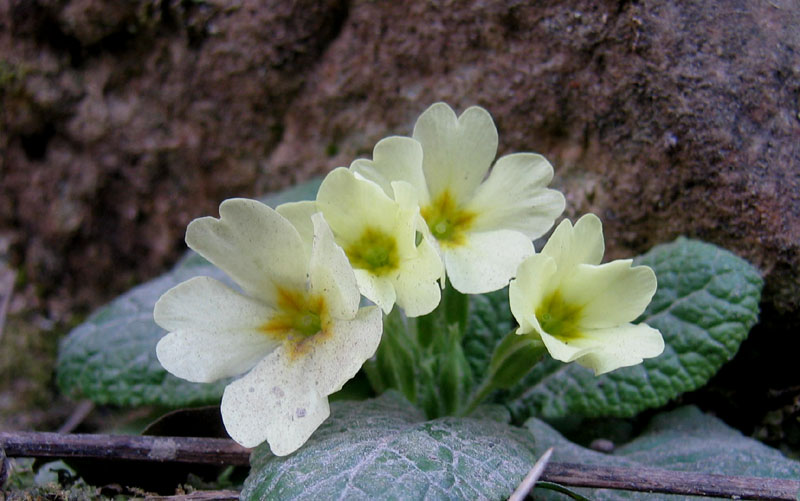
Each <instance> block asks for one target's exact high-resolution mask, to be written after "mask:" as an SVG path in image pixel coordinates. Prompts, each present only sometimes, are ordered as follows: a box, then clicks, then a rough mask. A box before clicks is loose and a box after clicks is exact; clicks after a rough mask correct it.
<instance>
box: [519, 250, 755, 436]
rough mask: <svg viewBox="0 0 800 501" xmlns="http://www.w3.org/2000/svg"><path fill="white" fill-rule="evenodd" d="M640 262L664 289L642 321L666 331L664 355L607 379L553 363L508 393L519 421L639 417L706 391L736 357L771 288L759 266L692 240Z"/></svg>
mask: <svg viewBox="0 0 800 501" xmlns="http://www.w3.org/2000/svg"><path fill="white" fill-rule="evenodd" d="M636 261H637V264H642V265H647V266H650V267H651V268H653V270H654V271H655V273H656V276H657V277H658V291H657V292H656V295H655V297H654V298H653V301H652V302H651V303H650V306H648V308H647V310H646V311H645V313H644V315H642V317H641V318H640V319H639V321H641V322H646V323H648V324H649V325H650V326H652V327H655V328H657V329H659V330H660V331H661V333H662V334H663V335H664V341H665V342H666V348H665V350H664V353H663V354H662V355H660V356H658V357H656V358H651V359H648V360H645V362H644V363H643V364H640V365H637V366H633V367H626V368H623V369H619V370H616V371H614V372H611V373H608V374H605V375H602V376H599V377H596V376H594V375H593V373H592V372H591V371H590V370H588V369H585V368H583V367H581V366H579V365H577V364H563V363H561V362H557V361H555V360H552V359H550V358H546V359H545V360H544V361H543V362H541V363H540V364H538V365H537V366H536V367H535V368H534V369H533V371H532V372H531V373H530V374H529V375H528V376H527V377H526V378H525V379H524V380H523V381H522V382H521V383H520V384H519V385H517V386H516V387H515V388H513V389H512V390H511V392H510V393H509V395H507V403H508V405H509V408H510V410H511V412H512V414H513V415H514V417H515V419H517V420H520V421H522V420H524V419H525V418H527V417H529V416H538V417H542V418H545V419H558V418H563V417H575V416H584V417H606V416H615V417H629V416H634V415H636V414H637V413H639V412H641V411H642V410H644V409H648V408H653V407H658V406H661V405H663V404H665V403H667V402H668V401H669V400H671V399H673V398H675V397H677V396H678V395H680V394H682V393H684V392H687V391H691V390H694V389H696V388H699V387H700V386H702V385H703V384H705V383H706V381H708V380H709V378H711V376H713V375H714V374H715V373H716V372H717V370H719V368H720V367H721V366H722V364H724V363H725V362H727V361H728V360H730V359H731V358H732V357H733V356H734V355H735V354H736V351H737V350H738V348H739V345H740V344H741V342H742V341H744V339H745V338H746V337H747V334H748V332H749V331H750V328H751V327H752V326H753V324H755V322H756V320H757V319H758V303H759V300H760V297H761V287H762V285H763V282H762V280H761V277H760V275H759V273H758V271H757V270H756V269H755V268H753V267H752V266H751V265H750V264H748V263H747V262H746V261H745V260H743V259H741V258H739V257H737V256H735V255H734V254H732V253H730V252H728V251H726V250H724V249H720V248H719V247H716V246H714V245H711V244H707V243H703V242H698V241H695V240H688V239H685V238H679V239H678V240H676V241H675V242H672V243H670V244H664V245H660V246H657V247H655V248H653V249H652V250H651V251H650V252H648V253H647V254H645V255H643V256H641V257H640V258H638V259H637V260H636Z"/></svg>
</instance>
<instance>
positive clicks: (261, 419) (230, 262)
mask: <svg viewBox="0 0 800 501" xmlns="http://www.w3.org/2000/svg"><path fill="white" fill-rule="evenodd" d="M219 212H220V218H219V219H215V218H212V217H205V218H201V219H196V220H194V221H192V223H191V224H190V225H189V228H188V229H187V231H186V242H187V244H188V245H189V247H191V248H192V249H194V250H195V251H197V252H198V253H199V254H200V255H202V256H203V257H205V258H206V259H208V260H209V261H211V262H212V263H214V264H215V265H216V266H218V267H219V268H221V269H222V270H223V271H225V272H226V273H227V274H228V275H229V276H230V277H231V278H232V279H233V281H234V282H236V283H237V284H238V285H239V286H240V287H241V288H242V291H243V293H242V292H239V291H235V290H233V289H231V288H230V287H228V286H226V285H224V284H223V283H221V282H218V281H216V280H214V279H212V278H208V277H198V278H194V279H191V280H189V281H187V282H184V283H181V284H179V285H177V286H176V287H174V288H172V289H171V290H169V291H167V292H166V293H165V294H164V295H163V296H162V297H161V299H159V301H158V303H157V304H156V306H155V311H154V317H155V321H156V323H158V325H160V326H161V327H163V328H164V329H166V330H167V331H169V333H168V334H167V335H166V336H164V337H163V338H162V339H161V340H160V341H159V343H158V346H157V348H156V353H157V355H158V360H159V361H160V362H161V364H162V365H163V366H164V368H165V369H166V370H167V371H169V372H170V373H172V374H174V375H175V376H178V377H180V378H183V379H187V380H189V381H193V382H211V381H216V380H218V379H222V378H226V377H231V376H239V375H242V377H240V378H239V379H237V380H235V381H234V382H232V383H231V384H229V385H228V386H227V387H226V388H225V392H224V394H223V397H222V418H223V421H224V424H225V428H226V429H227V431H228V433H229V434H230V435H231V437H232V438H233V439H234V440H236V441H237V442H239V443H240V444H242V445H243V446H245V447H254V446H256V445H258V444H260V443H262V442H263V441H264V440H266V441H267V442H268V443H269V445H270V448H271V449H272V451H273V453H275V454H277V455H285V454H289V453H291V452H293V451H295V450H296V449H297V448H299V447H300V446H301V445H302V444H303V443H305V441H306V440H307V439H308V437H309V436H310V435H311V434H312V433H313V432H314V430H316V429H317V427H318V426H319V425H320V424H321V423H322V422H323V421H324V420H325V419H326V418H327V417H328V415H329V413H330V411H329V407H328V398H327V397H328V395H330V394H331V393H334V392H336V391H338V390H339V389H341V387H342V385H343V384H344V383H345V382H346V381H347V380H349V379H350V378H352V377H353V376H354V375H355V374H356V372H358V370H359V369H360V368H361V366H362V364H363V363H364V361H365V360H367V359H368V358H369V357H371V356H372V355H373V354H374V353H375V350H376V349H377V347H378V344H379V342H380V337H381V330H382V325H381V313H380V310H379V309H377V308H375V307H369V308H361V309H359V301H360V299H361V296H360V294H359V293H358V288H357V286H356V280H355V276H354V274H353V271H352V269H351V268H350V265H349V263H348V261H347V257H346V256H345V254H344V252H343V251H342V249H341V248H339V247H338V246H337V245H336V244H335V243H334V240H333V235H332V234H331V231H330V229H329V228H328V225H327V224H326V223H325V220H324V219H323V218H322V216H320V215H317V216H314V218H313V221H312V223H311V225H312V230H311V231H312V233H313V244H311V245H309V246H306V245H304V244H303V242H302V241H301V239H300V234H299V233H298V231H297V229H295V227H294V226H293V225H292V224H291V223H290V222H289V221H288V220H286V219H285V218H284V217H282V216H280V215H279V214H278V213H277V212H275V211H274V210H272V209H271V208H269V207H267V206H266V205H264V204H262V203H260V202H257V201H255V200H244V199H233V200H226V201H225V202H223V203H222V205H220V209H219Z"/></svg>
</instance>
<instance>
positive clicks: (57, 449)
mask: <svg viewBox="0 0 800 501" xmlns="http://www.w3.org/2000/svg"><path fill="white" fill-rule="evenodd" d="M0 447H2V449H3V450H4V451H5V454H6V455H7V456H9V457H52V458H75V457H84V458H86V457H90V458H102V459H108V460H113V459H133V460H142V461H159V462H182V463H205V464H220V465H222V464H228V465H246V464H248V463H249V458H250V450H249V449H245V448H244V447H241V446H240V445H238V444H236V443H235V442H233V441H232V440H226V439H219V438H186V437H147V436H120V435H65V434H59V433H36V432H2V433H0ZM540 480H544V481H548V482H555V483H559V484H561V485H565V486H573V487H594V488H605V489H624V490H631V491H644V492H661V493H668V494H683V495H692V496H718V497H727V498H737V499H762V500H764V499H772V500H776V499H777V500H791V501H796V500H797V499H798V493H800V481H799V480H788V479H775V478H756V477H734V476H729V475H712V474H706V473H690V472H682V471H671V470H661V469H655V468H619V467H613V466H597V465H580V464H570V463H549V464H547V467H546V468H545V469H544V472H543V473H542V475H541V477H540Z"/></svg>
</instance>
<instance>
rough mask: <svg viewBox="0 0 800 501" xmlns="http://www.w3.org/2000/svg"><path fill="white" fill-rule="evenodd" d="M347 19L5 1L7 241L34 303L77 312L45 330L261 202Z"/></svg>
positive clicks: (215, 5)
mask: <svg viewBox="0 0 800 501" xmlns="http://www.w3.org/2000/svg"><path fill="white" fill-rule="evenodd" d="M344 14H345V10H344V6H343V3H342V2H341V1H338V0H330V1H327V2H317V1H303V2H259V1H255V0H252V1H230V2H225V1H213V2H211V1H209V2H180V1H167V0H164V1H156V2H152V1H149V0H147V1H145V0H142V1H134V2H105V1H100V0H72V1H66V0H60V1H56V0H33V1H31V0H0V99H2V118H1V120H2V122H0V130H2V131H3V134H2V142H0V146H1V147H2V148H3V155H2V160H0V162H2V165H1V168H2V179H3V181H2V184H1V185H0V200H2V202H0V233H1V234H2V235H3V236H5V237H6V238H8V239H10V240H11V241H12V242H14V245H12V250H11V253H12V256H11V257H12V262H14V263H15V264H16V265H17V266H19V267H21V268H23V269H24V271H25V276H26V277H27V279H28V280H30V281H32V282H33V283H35V284H37V286H38V288H39V290H40V292H41V293H43V294H44V295H45V296H46V297H48V298H53V299H56V298H58V297H62V298H68V301H67V302H66V303H64V302H63V301H55V300H54V301H50V302H49V304H50V305H51V309H52V307H53V305H54V304H65V306H66V308H67V311H51V313H52V314H54V315H55V316H57V317H59V320H64V318H63V317H61V314H62V313H64V314H65V313H68V312H69V310H71V309H73V308H75V307H81V306H83V307H86V306H96V305H97V304H98V303H99V302H101V301H105V300H108V299H109V298H110V296H112V295H113V294H116V293H119V292H122V291H123V290H124V289H126V288H128V287H130V286H131V285H132V284H133V283H135V282H137V281H141V280H143V279H144V278H146V277H148V276H152V275H154V274H156V273H158V272H159V271H161V270H163V269H164V268H165V267H166V266H167V265H168V264H169V263H170V262H171V261H174V259H175V258H176V257H177V256H178V255H179V252H180V251H181V248H182V247H183V246H182V243H181V236H182V234H183V231H184V229H185V227H186V224H187V223H188V221H190V220H191V219H192V218H194V217H197V216H199V215H202V214H210V213H213V212H214V211H215V210H216V206H217V205H218V203H219V201H220V200H222V199H224V198H227V197H230V196H234V195H250V196H252V195H255V194H256V192H255V190H254V187H255V181H256V178H257V176H258V170H259V163H260V162H263V160H264V158H265V156H266V153H267V152H268V151H270V150H271V149H272V148H273V146H274V145H275V144H276V143H277V141H278V140H279V138H280V135H281V130H282V126H281V124H282V117H283V114H284V113H285V111H286V109H287V107H288V105H289V103H290V102H291V99H292V97H293V96H294V95H295V94H296V93H297V92H298V91H299V89H300V87H301V86H302V84H303V81H304V79H303V75H304V74H305V73H306V72H307V71H308V69H309V68H310V67H311V65H312V64H313V63H314V61H316V60H317V59H318V58H319V56H320V53H321V51H322V50H323V49H324V48H325V47H326V45H327V43H328V41H329V39H330V38H331V37H333V36H334V35H335V34H336V33H337V30H338V27H339V26H340V24H341V20H342V19H343V16H344ZM283 184H284V185H285V184H286V181H284V183H283ZM277 185H279V183H277V182H273V183H272V186H277Z"/></svg>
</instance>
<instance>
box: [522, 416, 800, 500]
mask: <svg viewBox="0 0 800 501" xmlns="http://www.w3.org/2000/svg"><path fill="white" fill-rule="evenodd" d="M525 426H526V427H527V428H528V429H529V430H530V431H531V433H533V435H534V437H535V439H536V445H535V448H536V451H537V453H538V454H541V453H543V452H544V451H545V450H547V448H549V447H555V452H554V454H553V458H552V461H555V462H565V463H580V464H595V465H604V466H621V467H627V468H642V467H644V468H663V469H667V470H675V471H687V472H695V473H715V474H721V475H740V476H749V477H768V478H784V479H795V480H796V479H797V478H800V462H798V461H793V460H791V459H788V458H786V457H785V456H783V454H781V453H780V452H779V451H777V450H775V449H772V448H770V447H767V446H766V445H764V444H762V443H761V442H758V441H756V440H753V439H751V438H747V437H745V436H743V435H742V434H741V433H740V432H739V431H738V430H735V429H733V428H730V427H729V426H727V425H726V424H725V423H723V422H722V421H720V420H719V419H717V418H714V417H712V416H708V415H706V414H703V413H702V412H700V410H698V409H697V408H696V407H692V406H687V407H681V408H679V409H676V410H674V411H671V412H667V413H663V414H660V415H657V416H656V417H654V418H653V419H652V420H651V421H650V424H649V425H648V426H647V428H646V429H645V430H644V432H643V433H642V435H640V436H639V437H638V438H636V439H635V440H633V441H631V442H629V443H628V444H626V445H624V446H622V447H619V448H617V449H616V450H615V451H614V453H613V454H602V453H600V452H596V451H593V450H590V449H584V448H583V447H580V446H578V445H576V444H574V443H572V442H570V441H568V440H567V439H566V438H564V437H562V436H561V435H559V434H558V432H557V431H555V430H554V429H553V428H551V427H550V426H549V425H547V424H546V423H544V422H542V421H540V420H538V419H535V418H531V419H529V420H528V421H527V422H526V423H525ZM576 491H579V492H581V493H582V494H584V495H585V496H587V497H589V498H591V499H593V500H597V501H600V500H615V499H641V500H647V501H650V500H664V501H669V500H675V499H687V498H685V497H680V498H678V497H676V496H672V495H658V494H649V493H636V492H628V491H619V490H607V489H595V490H588V489H586V490H581V489H576ZM798 494H800V493H798ZM536 496H537V499H558V500H561V499H564V497H563V496H560V495H553V494H552V493H547V492H545V491H543V490H542V489H537V490H536ZM540 496H541V498H540ZM690 499H695V498H694V497H692V498H690ZM696 499H709V498H696Z"/></svg>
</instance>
